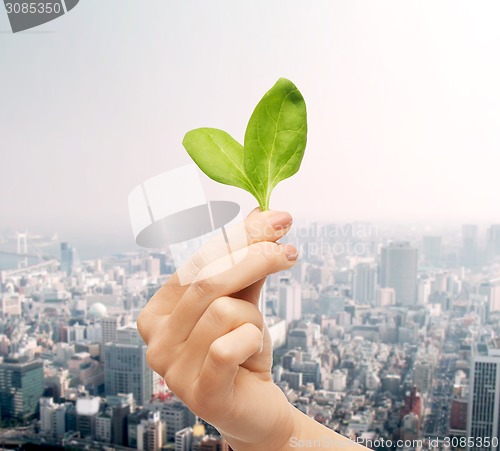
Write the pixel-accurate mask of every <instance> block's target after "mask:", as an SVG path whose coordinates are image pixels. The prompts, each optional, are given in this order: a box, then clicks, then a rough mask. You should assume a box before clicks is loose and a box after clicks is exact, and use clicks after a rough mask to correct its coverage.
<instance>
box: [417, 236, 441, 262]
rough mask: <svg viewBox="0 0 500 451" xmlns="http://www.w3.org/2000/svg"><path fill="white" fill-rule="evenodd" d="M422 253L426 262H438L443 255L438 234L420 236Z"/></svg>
mask: <svg viewBox="0 0 500 451" xmlns="http://www.w3.org/2000/svg"><path fill="white" fill-rule="evenodd" d="M422 254H423V257H424V261H425V262H426V263H439V262H440V261H441V259H442V257H443V249H442V238H441V237H440V236H430V235H428V236H424V237H423V238H422Z"/></svg>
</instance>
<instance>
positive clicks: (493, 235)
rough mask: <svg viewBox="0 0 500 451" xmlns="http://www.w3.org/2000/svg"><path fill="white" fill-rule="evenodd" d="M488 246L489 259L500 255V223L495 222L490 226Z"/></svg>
mask: <svg viewBox="0 0 500 451" xmlns="http://www.w3.org/2000/svg"><path fill="white" fill-rule="evenodd" d="M486 248H487V253H488V257H489V259H491V260H494V259H496V258H498V257H500V224H493V225H491V226H490V227H489V228H488V231H487V234H486Z"/></svg>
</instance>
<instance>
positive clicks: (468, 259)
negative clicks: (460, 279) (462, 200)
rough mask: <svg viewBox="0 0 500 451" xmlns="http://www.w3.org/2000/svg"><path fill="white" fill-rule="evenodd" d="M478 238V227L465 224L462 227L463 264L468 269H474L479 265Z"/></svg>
mask: <svg viewBox="0 0 500 451" xmlns="http://www.w3.org/2000/svg"><path fill="white" fill-rule="evenodd" d="M477 237H478V228H477V225H475V224H464V225H463V226H462V264H463V265H464V266H465V267H467V268H474V267H476V266H477V264H478V246H477Z"/></svg>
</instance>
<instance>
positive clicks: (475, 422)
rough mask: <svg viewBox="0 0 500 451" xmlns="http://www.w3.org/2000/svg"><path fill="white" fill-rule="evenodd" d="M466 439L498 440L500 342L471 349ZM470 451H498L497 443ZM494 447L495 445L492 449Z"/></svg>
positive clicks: (499, 419) (495, 341) (481, 344)
mask: <svg viewBox="0 0 500 451" xmlns="http://www.w3.org/2000/svg"><path fill="white" fill-rule="evenodd" d="M471 357H472V362H471V372H470V390H469V403H468V412H467V434H466V435H467V437H498V434H499V432H500V430H499V421H500V340H499V339H495V340H492V341H491V342H490V343H488V344H485V343H476V344H475V345H474V346H473V348H472V353H471ZM478 445H480V443H478V442H477V441H474V446H473V447H471V448H469V449H471V450H474V451H476V450H492V451H493V450H497V449H498V443H493V441H492V440H490V446H478ZM493 445H496V446H493Z"/></svg>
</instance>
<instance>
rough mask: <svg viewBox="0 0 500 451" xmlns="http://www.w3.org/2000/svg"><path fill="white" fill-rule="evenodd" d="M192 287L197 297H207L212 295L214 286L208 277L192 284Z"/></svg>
mask: <svg viewBox="0 0 500 451" xmlns="http://www.w3.org/2000/svg"><path fill="white" fill-rule="evenodd" d="M192 287H193V289H194V290H195V292H196V293H197V294H198V295H199V296H201V297H208V296H210V295H211V294H212V293H213V291H214V288H215V285H214V282H213V280H212V279H211V278H210V277H206V278H203V279H200V280H196V281H195V282H193V284H192Z"/></svg>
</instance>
